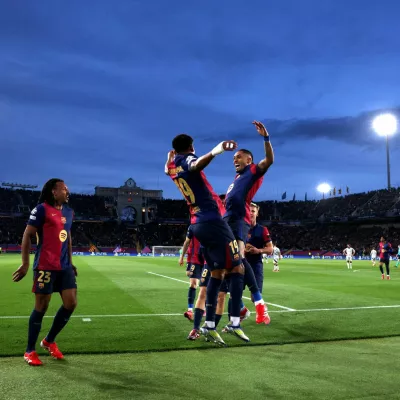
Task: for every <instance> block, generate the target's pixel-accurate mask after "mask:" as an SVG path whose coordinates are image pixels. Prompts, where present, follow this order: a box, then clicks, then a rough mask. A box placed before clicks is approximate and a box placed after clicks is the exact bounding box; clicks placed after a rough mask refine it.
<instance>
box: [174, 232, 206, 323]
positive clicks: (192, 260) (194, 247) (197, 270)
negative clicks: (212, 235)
mask: <svg viewBox="0 0 400 400" xmlns="http://www.w3.org/2000/svg"><path fill="white" fill-rule="evenodd" d="M186 253H187V254H188V259H187V268H186V275H187V276H188V277H189V279H190V286H189V292H188V309H187V311H186V312H185V313H184V314H183V315H184V316H185V317H186V318H187V319H188V320H189V321H193V307H194V300H195V298H196V289H197V286H198V284H199V280H200V278H201V271H202V268H203V265H204V259H203V255H202V252H201V247H200V242H199V241H198V240H197V239H196V238H195V237H194V235H193V232H192V229H191V226H189V228H188V231H187V234H186V239H185V242H184V243H183V249H182V254H181V256H180V257H179V264H180V265H183V258H184V257H185V254H186Z"/></svg>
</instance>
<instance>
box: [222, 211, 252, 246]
mask: <svg viewBox="0 0 400 400" xmlns="http://www.w3.org/2000/svg"><path fill="white" fill-rule="evenodd" d="M224 220H225V221H226V222H227V223H228V225H229V227H230V228H231V230H232V233H233V236H235V239H236V240H241V241H242V242H243V243H244V244H246V243H247V236H248V234H249V230H250V225H249V224H247V223H246V222H244V221H243V220H242V219H240V220H230V219H229V217H226V218H225V219H224Z"/></svg>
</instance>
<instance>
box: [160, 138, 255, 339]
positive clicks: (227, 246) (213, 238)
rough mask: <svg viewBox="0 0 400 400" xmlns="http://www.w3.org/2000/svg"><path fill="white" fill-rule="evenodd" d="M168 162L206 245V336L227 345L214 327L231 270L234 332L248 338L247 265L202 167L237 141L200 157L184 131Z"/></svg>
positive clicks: (174, 143)
mask: <svg viewBox="0 0 400 400" xmlns="http://www.w3.org/2000/svg"><path fill="white" fill-rule="evenodd" d="M172 147H173V149H174V150H171V151H170V152H169V153H168V159H167V162H166V165H165V172H166V174H167V175H169V176H170V178H171V179H172V180H173V181H174V183H175V184H176V185H177V187H178V189H179V190H180V192H181V193H182V195H183V197H184V198H185V199H186V202H187V204H188V206H189V210H190V215H191V225H192V229H193V234H194V236H195V237H196V238H197V239H198V240H199V242H200V243H201V244H202V246H203V247H204V249H205V259H206V261H207V264H208V267H209V269H210V270H211V277H210V280H209V282H208V285H207V295H206V296H207V299H206V322H205V326H204V327H203V328H202V332H203V334H204V335H205V336H206V339H207V340H209V341H212V342H214V343H216V344H218V345H222V346H225V342H224V341H223V340H222V338H221V336H220V335H219V333H218V332H217V331H216V330H215V311H216V305H217V299H218V293H219V290H220V287H221V284H222V280H223V279H224V277H225V273H226V272H227V271H229V274H230V279H231V296H232V313H231V323H232V329H233V331H234V332H233V333H234V334H235V335H236V336H237V337H239V338H240V339H242V340H244V341H246V342H248V341H249V338H248V337H247V336H246V335H245V334H244V332H243V330H242V329H241V327H240V305H241V301H242V293H243V282H244V278H243V275H244V267H243V264H242V260H241V258H240V254H239V247H238V244H237V242H236V240H235V237H234V236H233V234H232V231H231V230H230V228H229V226H228V224H227V223H226V222H225V221H224V220H223V219H222V217H221V214H222V213H223V210H224V206H223V204H222V202H221V200H220V198H219V197H218V196H217V194H216V193H215V192H214V190H213V188H212V187H211V185H210V184H209V182H208V181H207V179H206V176H205V174H204V172H203V169H204V168H205V167H206V166H207V165H208V164H209V163H210V162H211V161H212V160H213V159H214V158H215V156H217V155H219V154H221V153H223V152H224V151H233V150H235V149H236V148H237V144H236V143H235V142H233V141H224V142H221V143H219V144H218V145H217V146H215V147H214V148H213V149H212V150H211V151H210V152H209V153H207V154H205V155H203V156H201V157H197V156H196V155H195V150H194V146H193V139H192V138H191V137H190V136H188V135H185V134H181V135H178V136H176V137H175V138H174V139H173V141H172Z"/></svg>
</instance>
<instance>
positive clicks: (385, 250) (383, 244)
mask: <svg viewBox="0 0 400 400" xmlns="http://www.w3.org/2000/svg"><path fill="white" fill-rule="evenodd" d="M390 254H392V245H391V244H390V243H388V242H387V241H386V237H385V236H382V237H381V241H380V243H379V269H380V271H381V274H382V279H385V274H384V272H383V265H385V267H386V279H387V280H390V267H389V261H390Z"/></svg>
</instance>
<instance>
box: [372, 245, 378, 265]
mask: <svg viewBox="0 0 400 400" xmlns="http://www.w3.org/2000/svg"><path fill="white" fill-rule="evenodd" d="M376 255H377V251H376V250H375V249H372V250H371V262H372V266H373V267H375V265H376Z"/></svg>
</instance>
